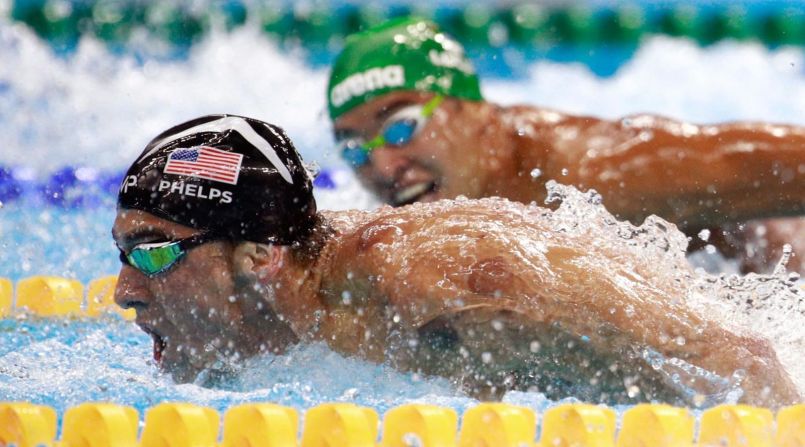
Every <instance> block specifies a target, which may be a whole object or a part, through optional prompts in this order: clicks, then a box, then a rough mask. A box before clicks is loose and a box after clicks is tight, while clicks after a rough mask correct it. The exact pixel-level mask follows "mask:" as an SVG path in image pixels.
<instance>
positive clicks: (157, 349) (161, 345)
mask: <svg viewBox="0 0 805 447" xmlns="http://www.w3.org/2000/svg"><path fill="white" fill-rule="evenodd" d="M142 329H143V330H144V331H145V332H146V333H147V334H148V335H150V336H151V340H153V341H154V361H155V362H156V363H157V365H160V364H161V363H162V353H163V352H165V347H166V346H167V344H166V343H165V339H164V338H162V336H161V335H159V334H157V333H156V332H154V331H153V330H152V329H151V328H147V327H143V328H142Z"/></svg>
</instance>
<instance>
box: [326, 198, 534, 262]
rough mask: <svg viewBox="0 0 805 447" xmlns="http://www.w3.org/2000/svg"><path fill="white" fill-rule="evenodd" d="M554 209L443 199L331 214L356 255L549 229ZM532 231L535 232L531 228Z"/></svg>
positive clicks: (345, 243) (348, 249)
mask: <svg viewBox="0 0 805 447" xmlns="http://www.w3.org/2000/svg"><path fill="white" fill-rule="evenodd" d="M549 212H550V211H549V210H547V209H545V208H541V207H537V206H533V205H531V206H529V205H523V204H521V203H517V202H511V201H509V200H506V199H501V198H486V199H480V200H466V199H465V200H460V199H459V200H442V201H438V202H434V203H417V204H413V205H409V206H405V207H401V208H391V207H382V208H379V209H377V210H373V211H348V212H338V213H327V214H326V217H327V218H328V220H329V221H330V222H331V223H332V226H333V229H334V230H335V231H336V234H337V235H338V241H339V244H340V245H341V250H340V251H345V252H348V253H350V254H351V255H354V256H361V255H367V254H370V253H377V252H385V251H387V250H390V249H395V250H405V249H412V248H415V247H417V246H421V245H423V244H433V243H441V244H446V245H449V244H450V242H451V241H455V240H459V239H460V240H464V239H468V238H469V239H474V238H489V237H494V236H496V235H499V236H505V235H506V234H508V233H510V232H511V231H512V230H513V229H517V228H524V229H528V230H530V231H529V232H531V230H540V229H544V226H545V223H544V216H545V214H546V213H549ZM532 234H534V233H533V232H532Z"/></svg>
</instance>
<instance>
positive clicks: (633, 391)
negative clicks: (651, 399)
mask: <svg viewBox="0 0 805 447" xmlns="http://www.w3.org/2000/svg"><path fill="white" fill-rule="evenodd" d="M626 394H627V395H628V396H629V397H631V398H635V397H637V395H638V394H640V387H638V386H637V385H632V386H630V387H629V388H627V389H626Z"/></svg>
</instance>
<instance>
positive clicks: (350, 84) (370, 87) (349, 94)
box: [330, 65, 405, 107]
mask: <svg viewBox="0 0 805 447" xmlns="http://www.w3.org/2000/svg"><path fill="white" fill-rule="evenodd" d="M403 84H405V72H404V71H403V67H402V65H389V66H386V67H378V68H370V69H368V70H366V71H362V72H360V73H355V74H354V75H352V76H349V77H348V78H346V79H344V80H343V81H341V82H339V83H338V84H337V85H336V86H335V87H333V91H332V92H331V93H330V102H332V103H333V105H334V106H336V107H339V106H341V105H342V104H344V103H345V102H347V101H349V100H350V99H352V98H354V97H356V96H361V95H363V94H364V93H367V92H371V91H374V90H379V89H381V88H386V87H399V86H401V85H403Z"/></svg>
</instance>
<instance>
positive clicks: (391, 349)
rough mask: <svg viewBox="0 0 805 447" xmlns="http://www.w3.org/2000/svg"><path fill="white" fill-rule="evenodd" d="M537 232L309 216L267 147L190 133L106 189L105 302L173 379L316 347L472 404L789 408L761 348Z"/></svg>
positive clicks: (244, 121)
mask: <svg viewBox="0 0 805 447" xmlns="http://www.w3.org/2000/svg"><path fill="white" fill-rule="evenodd" d="M551 216H552V214H551V212H550V211H549V210H546V209H543V208H538V207H535V206H530V207H529V206H526V205H523V204H518V203H514V202H509V201H506V200H502V199H483V200H478V201H474V200H465V201H458V202H452V201H441V202H436V203H432V204H416V205H412V206H406V207H402V208H388V207H387V208H382V209H380V210H377V211H372V212H361V211H350V212H319V213H317V212H316V206H315V201H314V199H313V195H312V188H311V182H310V176H309V175H308V173H307V172H306V171H305V169H304V168H303V166H302V164H301V161H300V158H299V156H298V154H297V153H296V151H295V149H294V147H293V144H292V143H291V141H290V140H289V139H288V137H287V136H286V135H285V134H284V133H283V132H282V130H281V129H279V128H278V127H276V126H273V125H271V124H267V123H263V122H261V121H257V120H252V119H248V118H243V117H238V116H231V115H215V116H207V117H203V118H199V119H196V120H193V121H190V122H188V123H185V124H182V125H179V126H177V127H174V128H172V129H170V130H168V131H167V132H165V133H163V134H161V135H159V136H158V137H157V138H155V139H154V140H153V141H152V142H151V143H149V144H148V146H147V147H146V148H145V150H144V152H143V154H142V155H141V156H140V158H139V159H138V160H137V161H136V162H135V163H134V165H133V166H132V167H131V169H130V170H129V172H128V174H127V176H126V179H125V180H124V182H123V184H122V185H121V189H120V196H119V207H118V214H117V218H116V220H115V224H114V228H113V236H114V238H115V241H116V243H117V245H118V246H119V247H120V251H121V258H122V260H123V267H122V269H121V271H120V276H119V281H118V287H117V290H116V292H115V299H116V301H117V303H118V304H120V305H121V306H122V307H124V308H133V309H136V311H137V324H139V325H140V327H142V328H143V330H145V331H146V332H148V333H149V334H151V336H152V337H153V339H154V359H155V360H156V362H157V363H158V364H159V365H160V366H161V367H162V368H163V369H165V370H167V371H169V372H171V373H172V375H173V377H174V378H175V379H176V380H178V381H191V380H196V379H197V377H198V375H199V373H200V372H202V371H208V372H209V371H221V370H226V368H225V367H226V366H227V365H231V364H232V362H234V361H236V360H238V359H243V358H245V357H250V356H253V355H256V354H259V353H261V352H275V353H281V352H283V351H284V350H285V349H286V348H288V347H289V346H291V345H293V344H296V343H299V342H311V341H321V342H325V343H327V344H328V345H329V346H330V347H331V348H332V349H334V350H336V351H338V352H340V353H342V354H344V355H355V356H359V357H362V358H365V359H368V360H371V361H376V362H388V363H389V364H391V365H393V366H394V367H396V368H398V369H400V370H404V371H417V372H419V373H422V374H427V375H441V376H446V377H450V378H452V379H454V380H455V381H456V382H457V383H460V384H461V385H463V386H464V387H465V388H466V389H467V390H469V391H470V392H471V393H472V394H473V395H476V396H487V397H494V396H499V395H500V392H501V391H504V390H509V389H534V388H536V389H539V390H540V391H542V392H544V393H545V394H547V395H548V396H550V397H554V398H556V397H565V396H569V395H573V396H576V397H579V398H581V399H584V400H588V401H600V402H607V403H612V402H635V401H650V400H651V401H667V402H687V403H691V402H690V401H691V399H693V397H692V396H691V394H690V393H689V392H690V389H693V390H694V391H695V392H696V393H699V395H700V396H711V397H712V396H715V397H712V399H713V400H715V401H717V400H718V397H717V396H720V395H721V393H723V392H724V389H723V387H724V386H727V385H729V386H733V385H734V384H735V383H740V386H741V388H742V389H743V395H742V397H741V400H742V401H743V402H747V403H752V404H757V405H767V406H778V405H783V404H788V403H792V402H796V401H798V400H799V399H800V395H799V393H798V390H797V389H796V387H795V385H794V384H793V383H792V381H791V379H790V378H789V376H788V375H787V373H786V371H785V370H784V368H783V367H782V366H781V365H780V362H779V361H778V359H777V357H776V354H775V352H774V350H773V349H772V348H771V347H770V345H769V343H768V341H766V340H763V339H760V338H758V337H756V336H753V335H751V334H750V333H748V332H742V333H740V334H738V333H736V332H733V331H732V330H728V329H726V328H724V327H723V326H722V325H721V324H720V323H719V321H720V320H719V318H718V316H712V315H707V314H705V311H704V310H700V309H694V308H692V307H690V306H689V305H688V304H687V303H686V302H685V300H684V299H680V294H681V293H682V292H681V291H679V290H677V289H678V286H673V285H672V284H671V281H664V280H663V279H662V278H661V277H658V275H657V273H658V272H657V271H654V270H653V267H652V265H650V264H649V263H645V262H642V261H641V259H637V258H636V256H635V255H634V254H633V252H631V251H629V249H627V248H625V246H624V248H617V247H615V248H613V247H607V246H605V245H604V244H591V243H590V241H589V240H588V239H587V238H585V237H580V236H579V235H577V234H576V235H574V234H572V232H560V231H555V230H554V227H553V226H552V224H551ZM679 268H680V269H684V268H686V266H685V265H680V266H679ZM613 278H618V280H613ZM641 278H642V279H641ZM652 278H653V279H652ZM679 340H683V341H684V343H679ZM640 352H643V353H645V352H651V353H655V354H656V355H659V356H662V357H665V358H675V359H679V360H680V361H684V362H687V363H688V364H690V365H695V366H697V367H701V368H704V369H706V370H708V371H711V372H713V373H714V374H716V375H718V376H720V377H722V378H724V380H723V382H718V381H716V382H715V383H714V382H704V381H703V380H702V379H701V377H699V378H698V379H695V378H690V379H691V380H692V381H691V382H690V383H688V382H687V381H686V380H687V378H682V383H684V384H685V385H686V386H687V387H689V389H687V390H682V389H680V388H679V384H680V382H679V380H677V381H673V380H669V379H668V377H665V376H663V374H662V373H661V372H660V371H658V370H656V369H655V368H652V367H650V365H648V361H649V359H648V358H646V357H645V356H643V357H641V356H640V355H636V354H635V353H640ZM680 372H682V373H684V371H683V370H680ZM713 400H710V401H707V402H713ZM698 403H702V402H701V401H700V402H698Z"/></svg>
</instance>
